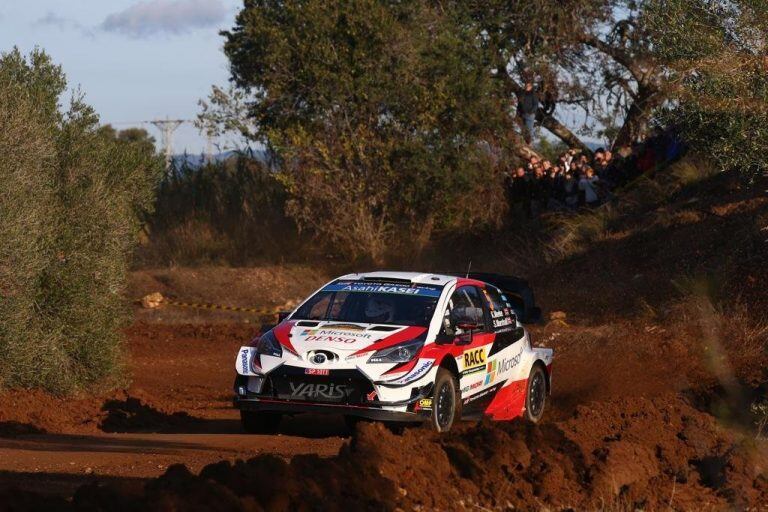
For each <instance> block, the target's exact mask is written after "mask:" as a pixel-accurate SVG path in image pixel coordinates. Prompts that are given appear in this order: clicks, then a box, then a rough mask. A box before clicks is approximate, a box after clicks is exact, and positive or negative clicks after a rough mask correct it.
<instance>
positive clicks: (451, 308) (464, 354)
mask: <svg viewBox="0 0 768 512" xmlns="http://www.w3.org/2000/svg"><path fill="white" fill-rule="evenodd" d="M470 308H471V310H474V311H478V310H479V326H478V328H477V329H473V330H472V331H471V332H467V331H466V330H464V329H462V328H461V327H460V326H459V325H456V322H455V315H454V313H456V312H457V311H462V309H470ZM443 330H444V332H445V334H447V335H448V336H453V338H454V341H453V343H454V345H456V349H457V350H455V351H454V353H457V354H458V355H457V357H456V366H457V367H458V369H459V389H460V390H461V395H462V398H463V399H464V400H466V399H467V397H469V396H470V395H475V394H477V393H479V392H482V391H483V389H484V388H485V387H486V384H485V373H486V365H487V363H488V353H489V351H490V349H491V345H492V343H493V332H492V329H491V324H490V322H489V318H488V315H487V310H486V307H485V305H484V299H483V297H482V293H481V291H480V290H479V289H478V288H477V287H476V286H461V287H459V288H457V289H456V290H455V291H454V292H453V295H452V296H451V299H450V300H449V301H448V307H447V309H446V311H445V317H444V320H443Z"/></svg>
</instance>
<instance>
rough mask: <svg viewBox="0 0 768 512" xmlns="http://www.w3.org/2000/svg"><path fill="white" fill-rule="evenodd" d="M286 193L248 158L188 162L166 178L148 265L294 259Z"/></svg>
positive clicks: (151, 225)
mask: <svg viewBox="0 0 768 512" xmlns="http://www.w3.org/2000/svg"><path fill="white" fill-rule="evenodd" d="M285 197H286V193H285V189H284V188H283V186H282V184H281V183H279V182H278V181H277V179H276V178H275V175H274V172H273V171H271V170H270V169H269V168H268V167H267V166H266V165H263V164H262V163H261V162H259V161H257V160H254V159H252V158H250V157H249V156H247V155H234V156H232V157H230V158H229V159H227V160H226V161H223V162H217V163H212V164H208V165H204V166H201V167H192V166H188V165H185V164H182V165H181V166H179V167H178V168H174V169H173V170H172V172H170V173H169V174H168V175H167V177H166V179H164V180H163V182H162V184H161V186H160V189H159V192H158V196H157V203H156V207H155V211H154V214H153V215H152V216H151V217H150V218H149V221H148V235H149V236H148V242H147V244H146V245H145V246H144V247H142V248H141V250H140V254H139V255H140V258H141V261H142V263H143V264H146V265H152V264H157V263H163V264H175V263H184V264H189V263H200V262H205V261H224V262H227V263H230V264H244V263H249V262H253V261H254V260H258V259H259V258H264V257H269V258H272V259H275V258H291V257H292V256H294V255H296V254H297V253H298V252H301V251H299V249H300V247H299V244H298V240H297V236H296V234H297V232H296V227H295V225H294V223H293V222H292V221H291V220H290V219H288V218H287V217H286V215H285Z"/></svg>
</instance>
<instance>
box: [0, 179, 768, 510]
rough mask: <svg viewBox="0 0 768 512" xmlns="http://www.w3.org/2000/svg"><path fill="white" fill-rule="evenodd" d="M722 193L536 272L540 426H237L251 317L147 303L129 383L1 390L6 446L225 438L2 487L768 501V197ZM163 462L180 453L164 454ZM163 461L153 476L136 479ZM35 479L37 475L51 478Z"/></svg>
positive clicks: (248, 500) (450, 499)
mask: <svg viewBox="0 0 768 512" xmlns="http://www.w3.org/2000/svg"><path fill="white" fill-rule="evenodd" d="M729 194H731V195H730V196H729V197H730V198H729V199H728V200H725V199H723V198H722V197H721V196H720V195H717V193H716V192H711V191H708V189H706V188H704V189H702V190H699V191H698V192H697V197H696V198H695V199H696V201H693V202H692V201H691V197H687V196H685V195H683V196H681V197H680V198H679V201H678V202H677V203H675V204H671V205H669V206H668V207H666V208H665V209H664V211H654V212H650V213H647V214H644V215H643V216H641V217H640V218H633V219H626V220H625V221H624V222H623V224H622V226H621V227H620V228H617V229H614V230H613V231H611V232H609V233H607V234H605V235H604V236H603V237H602V238H601V240H600V241H598V242H595V243H593V244H592V245H591V246H590V248H589V250H587V251H586V252H583V253H580V254H576V255H574V256H573V257H571V258H568V259H566V260H564V261H562V262H560V263H558V264H556V265H555V266H554V267H551V268H548V269H547V270H546V271H543V272H538V273H537V272H533V273H532V274H531V277H532V281H533V284H534V286H535V288H536V291H537V293H538V296H539V298H540V301H541V303H542V305H543V306H544V308H545V309H546V310H549V311H552V310H561V311H564V312H565V313H566V315H565V318H564V319H562V317H559V318H561V319H560V320H558V321H553V322H550V323H548V324H547V325H544V326H537V327H534V328H532V332H533V336H534V339H535V340H536V341H537V343H539V344H542V345H546V346H550V347H553V348H555V350H556V360H555V369H554V372H555V373H554V389H553V395H552V397H551V401H550V409H549V411H548V414H547V417H546V418H545V421H544V423H543V424H541V425H538V426H533V425H528V424H523V423H520V422H513V423H508V424H481V425H471V424H468V425H462V426H461V427H460V428H459V429H457V430H456V431H455V432H452V433H451V434H449V435H443V436H438V435H435V434H432V433H430V432H428V431H426V430H424V429H409V430H406V432H405V433H404V434H403V435H402V436H396V435H394V434H392V433H390V432H389V431H387V430H386V429H384V428H383V427H382V426H381V425H378V424H370V425H369V424H363V425H361V426H360V428H359V429H358V431H357V432H356V433H355V434H354V435H353V436H352V437H351V438H350V439H348V440H347V441H344V440H343V436H347V435H348V432H347V431H346V430H345V429H344V427H343V426H341V425H339V424H333V423H327V422H326V423H323V422H321V421H317V420H316V419H314V418H313V419H310V420H309V421H307V422H305V423H300V422H299V420H292V421H288V422H285V424H284V425H283V427H282V433H281V435H279V436H253V437H246V436H240V437H237V438H234V437H233V438H232V439H231V440H230V439H229V438H227V436H229V435H233V433H234V432H238V426H237V418H236V415H235V414H234V412H233V411H232V410H231V408H230V406H229V403H228V402H229V398H230V393H231V390H230V386H231V377H232V370H231V365H232V354H234V351H235V349H236V348H237V346H239V344H240V343H242V342H243V341H245V340H247V339H248V338H249V337H250V336H251V335H252V334H253V331H254V326H253V324H252V323H249V324H245V323H242V322H241V323H234V324H233V323H232V321H233V320H234V319H236V318H238V317H235V316H232V317H229V316H226V315H225V314H221V313H213V314H211V313H203V312H197V311H195V312H180V311H171V310H168V309H161V310H156V311H151V312H139V315H140V316H139V318H140V321H138V322H137V323H136V324H135V325H134V326H132V327H131V328H130V329H129V330H128V331H127V334H128V336H127V339H128V342H127V350H128V353H129V356H130V358H129V368H130V372H131V374H132V377H133V383H132V385H131V387H130V388H129V389H127V390H126V391H124V392H120V393H114V394H110V395H108V396H102V397H98V398H92V397H84V398H80V399H77V398H76V399H67V400H62V399H57V398H52V397H50V396H47V395H45V394H42V393H33V394H31V395H30V394H27V393H21V392H15V393H6V394H4V395H2V396H0V404H1V405H2V407H0V436H2V435H6V436H8V435H12V436H14V440H15V441H14V442H17V443H34V442H36V440H40V439H44V438H45V436H42V435H41V434H39V433H38V432H39V431H40V430H45V431H48V432H51V433H60V432H70V433H77V434H90V435H92V437H94V438H96V439H101V437H99V436H105V435H107V434H104V432H120V433H123V434H109V435H117V436H120V435H125V434H124V433H126V432H129V433H136V432H141V433H144V434H146V435H147V436H149V437H147V438H145V439H141V440H139V441H140V442H139V441H136V440H134V441H131V442H132V443H134V444H133V445H131V448H130V449H128V448H125V447H124V445H123V446H122V447H121V449H123V450H125V451H130V450H135V451H137V450H141V449H142V448H141V447H142V446H145V447H146V446H151V448H150V449H151V450H158V451H159V448H158V447H157V436H162V435H180V436H183V437H182V438H181V439H176V438H174V439H176V440H177V441H179V440H180V441H183V442H186V443H189V442H190V441H191V440H192V439H195V437H194V436H199V435H208V436H210V435H211V434H214V433H216V436H217V437H215V438H212V437H198V438H196V439H197V440H198V441H200V443H199V444H200V446H198V448H197V449H196V450H197V451H195V450H193V449H191V448H189V447H188V446H186V445H184V444H183V443H179V444H178V445H174V446H173V447H172V448H169V449H168V450H169V451H166V452H163V457H164V458H162V459H161V461H162V463H161V464H159V465H156V466H152V467H149V466H142V468H143V469H142V470H141V471H138V470H132V469H131V468H130V464H133V463H134V462H133V459H121V458H120V457H125V456H127V455H125V454H123V455H120V456H118V455H114V456H110V457H106V458H105V459H104V465H103V466H101V467H97V468H95V469H96V471H95V472H94V476H93V477H90V478H88V479H86V481H88V482H91V483H89V484H87V485H84V486H80V487H79V488H78V489H77V491H76V492H74V497H73V498H69V497H68V495H72V492H71V491H72V490H74V489H75V488H76V487H78V485H79V484H80V483H81V482H82V481H83V479H76V480H75V481H74V482H75V483H76V484H78V485H70V486H69V487H68V488H67V489H69V491H70V492H63V493H54V495H47V496H43V495H41V494H39V493H37V492H29V489H30V486H29V485H26V486H23V487H24V488H25V489H27V491H24V492H18V491H11V490H2V489H3V486H2V485H0V510H3V507H4V506H5V508H6V509H7V510H28V509H34V508H35V507H45V506H49V507H51V508H53V509H71V510H88V511H90V510H113V509H115V508H118V507H119V508H121V509H123V510H233V511H236V510H318V509H324V510H397V509H398V508H399V509H402V510H419V509H420V510H456V509H462V508H464V509H469V510H477V509H478V507H480V509H490V510H512V509H542V508H554V509H560V508H563V509H568V508H575V509H611V510H614V509H618V510H624V509H645V510H659V509H675V510H690V509H695V508H704V509H708V510H709V509H716V510H720V509H745V508H748V507H752V508H758V509H759V507H764V506H765V504H766V503H768V452H766V444H765V443H766V441H764V440H757V439H755V437H756V433H757V432H756V430H755V421H756V420H759V417H757V416H755V415H752V414H751V413H750V405H751V404H753V403H757V402H759V401H760V400H761V399H764V398H765V396H766V391H767V390H768V385H767V384H766V382H768V373H766V372H767V371H768V370H766V368H768V318H766V316H765V314H764V311H765V310H766V307H768V272H764V269H765V268H768V248H767V247H766V242H765V231H764V229H765V228H766V226H768V201H767V200H765V198H762V197H755V196H754V194H753V195H751V196H750V195H749V194H746V193H745V194H742V195H741V196H740V195H739V194H735V193H732V191H729ZM761 269H762V270H761ZM499 270H503V269H499ZM512 271H514V270H513V269H512ZM249 272H251V273H249ZM270 272H278V271H277V270H275V269H269V270H268V271H267V270H254V271H246V270H242V269H241V270H236V271H232V270H224V271H222V272H221V274H220V275H219V274H218V272H217V270H216V269H210V268H209V269H205V270H204V271H200V270H184V269H177V270H173V271H142V272H141V273H138V274H136V275H135V276H134V284H133V288H132V289H133V290H135V291H136V292H137V293H138V291H143V290H147V291H148V292H149V291H161V292H163V293H164V294H166V295H169V296H174V294H175V295H176V296H177V297H179V298H182V297H184V298H187V296H189V297H188V298H189V299H193V300H194V299H200V300H208V301H216V300H218V301H222V302H226V303H230V304H233V305H241V306H245V305H256V306H259V305H275V304H278V303H279V302H280V301H281V300H284V299H286V298H293V297H277V296H267V295H264V296H261V297H260V298H259V297H257V295H258V293H257V292H258V290H259V289H261V288H260V287H263V286H265V283H266V281H267V279H269V273H270ZM278 273H279V272H278ZM247 275H252V276H257V277H254V278H252V279H250V280H248V279H247V278H246V277H247ZM291 275H292V274H291ZM294 277H296V276H294ZM305 277H306V280H305V281H306V282H309V281H311V280H312V279H315V280H316V282H312V284H311V286H310V285H309V284H307V285H306V286H307V287H308V289H306V290H299V289H296V288H290V291H291V293H293V292H295V293H296V294H298V295H302V294H303V293H306V292H308V291H310V289H311V288H313V287H314V286H315V285H318V284H320V281H322V279H323V276H319V275H314V274H312V273H311V272H310V273H309V274H307V276H305ZM280 279H282V280H283V281H280V282H284V281H285V280H286V279H287V280H288V281H291V278H288V277H285V276H283V277H280ZM209 281H210V282H215V284H214V285H212V286H211V290H212V292H211V293H212V294H213V296H215V297H212V298H208V297H209V296H210V295H211V294H209V293H208V292H207V288H206V283H207V282H209ZM284 284H285V283H284ZM290 286H295V285H290ZM158 287H160V289H159V290H158ZM265 293H266V292H265ZM190 295H191V296H190ZM230 298H231V299H230ZM254 321H255V320H254ZM162 433H173V434H162ZM144 434H142V435H144ZM202 439H205V441H201V440H202ZM216 439H218V440H219V441H216ZM222 439H224V440H222ZM142 443H149V444H143V445H142ZM152 443H154V444H152ZM217 443H218V444H217ZM6 444H7V443H6ZM99 446H101V445H99ZM17 448H18V447H17ZM80 448H82V446H80ZM2 449H3V448H1V447H0V450H2ZM77 449H78V448H75V450H77ZM115 451H117V450H115ZM14 453H19V454H20V455H19V456H20V457H21V456H24V453H27V452H24V450H17V452H14ZM57 453H58V452H57ZM88 457H91V455H88ZM94 457H95V456H94ZM153 457H155V456H153ZM110 460H112V461H118V462H116V463H110V462H109V461H110ZM152 460H153V461H154V462H156V461H157V459H156V458H153V459H152ZM154 462H153V464H154ZM172 462H179V463H182V464H186V466H188V468H187V467H185V466H183V465H179V466H172V467H170V468H168V467H167V465H168V464H170V463H172ZM212 462H213V464H210V465H207V466H205V464H208V463H212ZM12 465H13V464H11V466H12ZM55 471H57V472H66V467H63V468H62V467H61V466H57V467H56V468H55ZM97 474H98V475H101V477H99V476H98V475H97ZM157 475H161V476H159V478H156V479H151V480H149V481H147V482H146V483H145V482H144V480H135V478H134V477H140V478H142V479H144V478H147V477H152V476H157ZM33 476H34V475H32V476H30V478H31V480H30V481H31V482H37V483H38V484H39V483H41V482H42V483H43V484H45V482H47V481H48V480H46V478H48V479H49V480H50V475H49V476H48V477H46V476H43V477H42V479H37V480H35V479H33V478H32V477H33ZM105 477H109V478H105ZM0 482H2V478H1V477H0ZM38 490H39V489H38ZM62 494H63V495H62Z"/></svg>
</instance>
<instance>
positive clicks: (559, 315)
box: [549, 311, 567, 320]
mask: <svg viewBox="0 0 768 512" xmlns="http://www.w3.org/2000/svg"><path fill="white" fill-rule="evenodd" d="M566 317H567V315H566V314H565V311H553V312H551V313H550V314H549V319H550V320H565V319H566Z"/></svg>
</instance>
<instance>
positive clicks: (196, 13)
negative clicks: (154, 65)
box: [101, 0, 227, 37]
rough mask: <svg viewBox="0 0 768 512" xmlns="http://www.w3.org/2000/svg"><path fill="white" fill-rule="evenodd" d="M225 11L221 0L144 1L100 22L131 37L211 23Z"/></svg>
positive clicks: (178, 32) (219, 20)
mask: <svg viewBox="0 0 768 512" xmlns="http://www.w3.org/2000/svg"><path fill="white" fill-rule="evenodd" d="M226 14H227V9H226V8H225V7H224V4H223V3H222V2H221V0H148V1H144V2H138V3H136V4H133V5H132V6H130V7H128V8H127V9H125V10H123V11H120V12H117V13H113V14H110V15H109V16H107V17H106V19H105V20H104V21H103V22H102V23H101V29H102V30H106V31H107V32H118V33H121V34H125V35H128V36H131V37H145V36H150V35H153V34H159V33H169V34H181V33H184V32H188V31H190V30H194V29H196V28H205V27H211V26H215V25H217V24H218V23H220V22H221V21H223V20H224V18H225V17H226Z"/></svg>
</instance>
